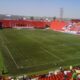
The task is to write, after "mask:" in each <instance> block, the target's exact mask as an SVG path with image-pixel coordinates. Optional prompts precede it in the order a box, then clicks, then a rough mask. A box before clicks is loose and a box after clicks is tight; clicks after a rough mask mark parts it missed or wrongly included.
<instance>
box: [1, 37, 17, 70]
mask: <svg viewBox="0 0 80 80" xmlns="http://www.w3.org/2000/svg"><path fill="white" fill-rule="evenodd" d="M0 39H1V40H2V45H3V47H4V48H5V49H6V50H7V51H8V54H9V56H10V57H11V59H12V61H13V62H14V64H15V65H16V67H17V69H19V65H18V64H17V63H16V61H15V60H14V58H13V56H12V55H11V52H10V50H9V49H8V47H7V46H6V45H5V43H4V40H3V38H2V37H0ZM5 39H6V38H5ZM6 40H7V39H6Z"/></svg>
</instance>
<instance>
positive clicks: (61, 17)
mask: <svg viewBox="0 0 80 80" xmlns="http://www.w3.org/2000/svg"><path fill="white" fill-rule="evenodd" d="M63 12H64V10H63V8H60V20H63Z"/></svg>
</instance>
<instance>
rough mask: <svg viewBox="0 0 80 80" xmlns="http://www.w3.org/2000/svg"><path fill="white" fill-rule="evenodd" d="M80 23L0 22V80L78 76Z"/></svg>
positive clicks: (63, 79)
mask: <svg viewBox="0 0 80 80" xmlns="http://www.w3.org/2000/svg"><path fill="white" fill-rule="evenodd" d="M79 30H80V20H78V19H72V20H61V19H53V20H51V21H48V20H41V19H40V20H35V19H33V20H30V19H28V20H24V19H19V20H13V19H2V20H0V42H1V44H0V63H1V64H0V74H1V77H0V78H1V80H17V79H18V80H70V79H72V76H73V77H74V78H75V76H77V74H79V73H80V70H79V69H80V67H79V65H80V63H79V60H80V55H79V54H80V52H79V49H80V35H79Z"/></svg>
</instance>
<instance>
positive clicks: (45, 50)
mask: <svg viewBox="0 0 80 80" xmlns="http://www.w3.org/2000/svg"><path fill="white" fill-rule="evenodd" d="M23 34H24V33H23ZM24 36H25V37H26V35H25V34H24ZM28 38H29V39H32V38H31V37H28ZM32 40H34V41H35V42H37V43H39V44H41V45H43V44H42V43H41V42H40V41H38V40H36V39H32ZM41 49H43V50H44V51H45V52H47V54H49V55H51V56H53V57H55V58H57V59H59V60H60V61H61V62H64V60H63V59H61V58H60V57H59V56H56V55H55V54H52V53H51V52H49V51H48V50H47V49H45V48H42V47H41Z"/></svg>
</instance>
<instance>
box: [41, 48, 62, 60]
mask: <svg viewBox="0 0 80 80" xmlns="http://www.w3.org/2000/svg"><path fill="white" fill-rule="evenodd" d="M42 49H43V50H44V51H45V52H47V53H48V54H49V55H51V56H53V57H55V58H57V59H59V60H60V61H62V62H64V60H63V59H61V58H60V57H58V56H56V55H55V54H52V53H51V52H49V51H48V50H47V49H45V48H42Z"/></svg>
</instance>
